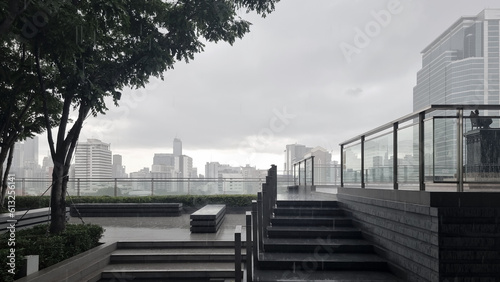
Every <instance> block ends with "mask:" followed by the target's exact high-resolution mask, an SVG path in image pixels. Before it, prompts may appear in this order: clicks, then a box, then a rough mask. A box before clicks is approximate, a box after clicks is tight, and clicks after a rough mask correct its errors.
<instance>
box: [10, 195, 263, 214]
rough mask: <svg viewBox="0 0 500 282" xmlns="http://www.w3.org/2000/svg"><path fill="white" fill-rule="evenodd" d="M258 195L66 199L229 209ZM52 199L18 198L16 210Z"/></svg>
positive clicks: (243, 203)
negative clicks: (225, 207)
mask: <svg viewBox="0 0 500 282" xmlns="http://www.w3.org/2000/svg"><path fill="white" fill-rule="evenodd" d="M256 199H257V195H167V196H142V197H125V196H118V197H110V196H80V197H75V196H72V197H71V198H69V197H67V198H66V203H67V205H68V206H69V205H71V203H75V204H76V203H182V204H183V205H184V206H187V207H200V206H203V205H206V204H226V205H227V206H228V207H245V206H250V205H251V204H252V200H256ZM49 201H50V197H49V196H43V197H37V196H18V197H16V209H17V210H23V209H37V208H45V207H48V206H49Z"/></svg>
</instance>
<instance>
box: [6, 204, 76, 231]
mask: <svg viewBox="0 0 500 282" xmlns="http://www.w3.org/2000/svg"><path fill="white" fill-rule="evenodd" d="M69 211H70V209H69V208H66V219H69ZM21 217H22V219H21ZM50 218H51V216H50V210H49V208H40V209H32V210H29V211H28V213H26V211H16V212H15V213H14V217H13V218H11V217H10V213H2V214H0V233H3V232H5V231H7V227H9V226H10V225H11V224H12V223H13V222H12V220H17V222H15V223H16V229H17V228H24V227H31V226H34V225H38V224H44V223H49V222H50Z"/></svg>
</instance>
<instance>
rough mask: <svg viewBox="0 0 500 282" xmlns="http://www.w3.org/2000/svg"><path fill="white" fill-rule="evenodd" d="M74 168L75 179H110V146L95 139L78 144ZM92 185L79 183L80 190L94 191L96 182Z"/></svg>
mask: <svg viewBox="0 0 500 282" xmlns="http://www.w3.org/2000/svg"><path fill="white" fill-rule="evenodd" d="M74 168H75V178H76V179H80V180H82V179H89V178H93V179H99V178H101V179H102V178H111V177H112V175H113V166H112V162H111V151H110V144H108V143H103V142H102V141H100V140H97V139H87V142H79V143H78V145H77V148H76V152H75V165H74ZM92 183H94V184H95V185H89V183H87V182H85V181H80V189H81V190H85V189H96V188H97V186H98V185H97V182H92Z"/></svg>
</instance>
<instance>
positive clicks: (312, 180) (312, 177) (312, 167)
mask: <svg viewBox="0 0 500 282" xmlns="http://www.w3.org/2000/svg"><path fill="white" fill-rule="evenodd" d="M312 186H314V156H311V187H312Z"/></svg>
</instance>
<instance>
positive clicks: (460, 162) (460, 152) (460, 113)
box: [457, 108, 464, 192]
mask: <svg viewBox="0 0 500 282" xmlns="http://www.w3.org/2000/svg"><path fill="white" fill-rule="evenodd" d="M463 117H464V110H463V109H462V108H460V109H458V110H457V119H458V121H457V180H458V181H457V192H463V191H464V144H463V143H464V140H463V136H464V128H463Z"/></svg>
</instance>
